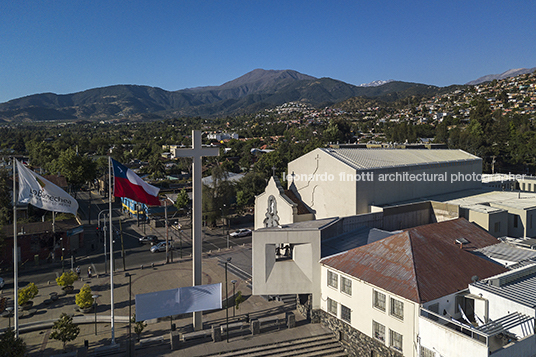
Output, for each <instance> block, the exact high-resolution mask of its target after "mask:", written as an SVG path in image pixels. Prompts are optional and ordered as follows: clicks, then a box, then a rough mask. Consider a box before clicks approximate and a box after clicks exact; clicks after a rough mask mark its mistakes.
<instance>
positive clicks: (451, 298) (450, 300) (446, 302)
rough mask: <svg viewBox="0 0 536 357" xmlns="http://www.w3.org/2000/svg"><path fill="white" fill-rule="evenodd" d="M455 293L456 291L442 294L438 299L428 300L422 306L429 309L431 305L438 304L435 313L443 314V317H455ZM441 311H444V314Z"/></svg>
mask: <svg viewBox="0 0 536 357" xmlns="http://www.w3.org/2000/svg"><path fill="white" fill-rule="evenodd" d="M456 294H458V293H453V294H450V295H446V296H443V297H441V298H439V299H435V300H432V301H429V302H427V303H425V304H423V307H424V308H425V309H427V310H431V306H433V305H435V304H438V308H437V313H438V314H439V315H441V316H444V317H445V318H449V317H450V316H452V317H454V318H456V317H457V315H456ZM443 310H444V311H443ZM443 312H446V314H444V313H443ZM458 315H459V313H458Z"/></svg>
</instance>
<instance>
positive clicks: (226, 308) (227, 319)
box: [225, 257, 232, 343]
mask: <svg viewBox="0 0 536 357" xmlns="http://www.w3.org/2000/svg"><path fill="white" fill-rule="evenodd" d="M231 259H232V258H231V257H229V258H227V261H226V262H225V320H226V324H227V328H226V331H227V343H229V291H228V288H227V285H228V284H227V264H229V262H230V261H231Z"/></svg>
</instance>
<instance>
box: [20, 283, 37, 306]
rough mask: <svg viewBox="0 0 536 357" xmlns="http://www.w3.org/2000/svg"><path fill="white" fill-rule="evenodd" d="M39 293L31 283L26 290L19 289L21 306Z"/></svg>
mask: <svg viewBox="0 0 536 357" xmlns="http://www.w3.org/2000/svg"><path fill="white" fill-rule="evenodd" d="M38 293H39V289H37V286H35V284H34V283H30V284H28V285H27V286H25V287H24V288H21V289H19V305H24V304H26V303H27V302H28V301H30V300H32V299H33V298H34V297H35V296H36V295H37V294H38Z"/></svg>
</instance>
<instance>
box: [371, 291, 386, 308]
mask: <svg viewBox="0 0 536 357" xmlns="http://www.w3.org/2000/svg"><path fill="white" fill-rule="evenodd" d="M372 303H373V305H374V307H375V308H377V309H380V310H382V311H385V294H382V293H380V292H379V291H376V290H374V297H373V302H372Z"/></svg>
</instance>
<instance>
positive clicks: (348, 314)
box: [341, 305, 352, 323]
mask: <svg viewBox="0 0 536 357" xmlns="http://www.w3.org/2000/svg"><path fill="white" fill-rule="evenodd" d="M341 319H343V320H344V321H346V322H348V323H351V322H352V310H350V308H348V307H346V306H344V305H341Z"/></svg>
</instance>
